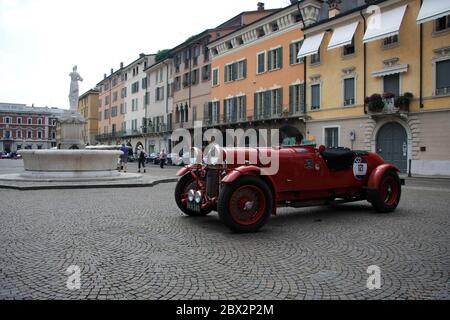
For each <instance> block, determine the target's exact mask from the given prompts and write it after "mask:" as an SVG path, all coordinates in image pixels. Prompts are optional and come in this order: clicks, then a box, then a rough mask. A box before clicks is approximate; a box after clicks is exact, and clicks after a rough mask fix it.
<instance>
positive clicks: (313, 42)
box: [298, 32, 325, 59]
mask: <svg viewBox="0 0 450 320" xmlns="http://www.w3.org/2000/svg"><path fill="white" fill-rule="evenodd" d="M324 35H325V32H322V33H319V34H316V35H314V36H311V37H307V38H306V39H305V41H303V45H302V47H301V48H300V52H299V53H298V59H301V58H304V57H307V56H311V55H313V54H316V53H317V52H319V48H320V45H321V44H322V40H323V36H324Z"/></svg>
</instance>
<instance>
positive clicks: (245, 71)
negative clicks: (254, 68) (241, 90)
mask: <svg viewBox="0 0 450 320" xmlns="http://www.w3.org/2000/svg"><path fill="white" fill-rule="evenodd" d="M245 78H247V60H244V79H245Z"/></svg>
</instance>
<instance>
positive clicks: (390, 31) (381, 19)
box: [363, 5, 408, 42]
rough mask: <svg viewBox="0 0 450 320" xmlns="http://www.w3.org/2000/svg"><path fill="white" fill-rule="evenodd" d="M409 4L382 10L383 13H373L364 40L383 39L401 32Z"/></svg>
mask: <svg viewBox="0 0 450 320" xmlns="http://www.w3.org/2000/svg"><path fill="white" fill-rule="evenodd" d="M407 6H408V5H404V6H401V7H398V8H395V9H391V10H387V11H384V12H381V14H376V13H375V14H373V15H372V16H371V17H370V18H369V20H368V25H367V31H366V34H365V35H364V38H363V42H370V41H375V40H381V39H384V38H387V37H392V36H395V35H397V34H398V33H399V32H400V26H401V24H402V20H403V16H404V15H405V12H406V7H407Z"/></svg>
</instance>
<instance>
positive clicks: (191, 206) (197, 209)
mask: <svg viewBox="0 0 450 320" xmlns="http://www.w3.org/2000/svg"><path fill="white" fill-rule="evenodd" d="M187 208H188V210H192V211H195V212H199V213H200V205H199V204H197V203H195V202H188V204H187Z"/></svg>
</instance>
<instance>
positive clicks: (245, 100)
mask: <svg viewBox="0 0 450 320" xmlns="http://www.w3.org/2000/svg"><path fill="white" fill-rule="evenodd" d="M242 109H243V112H242V117H243V119H242V120H246V118H247V96H243V97H242Z"/></svg>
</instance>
